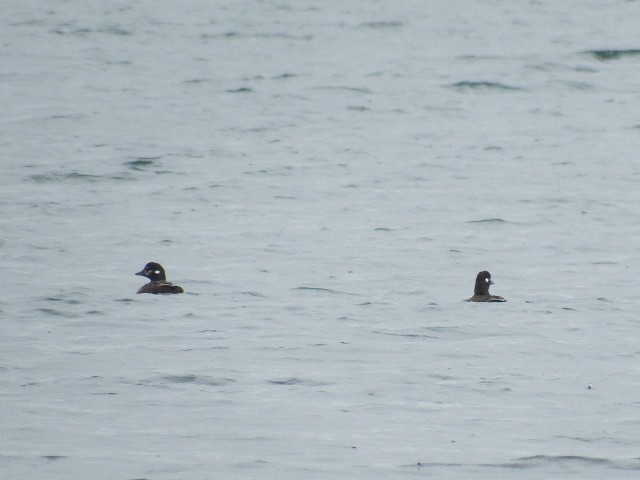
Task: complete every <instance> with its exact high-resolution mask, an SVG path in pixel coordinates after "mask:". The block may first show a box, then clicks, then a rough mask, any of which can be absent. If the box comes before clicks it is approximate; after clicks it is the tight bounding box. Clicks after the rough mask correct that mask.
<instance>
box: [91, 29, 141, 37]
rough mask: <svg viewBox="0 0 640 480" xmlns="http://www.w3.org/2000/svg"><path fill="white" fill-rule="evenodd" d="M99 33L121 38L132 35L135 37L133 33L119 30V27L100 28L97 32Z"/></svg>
mask: <svg viewBox="0 0 640 480" xmlns="http://www.w3.org/2000/svg"><path fill="white" fill-rule="evenodd" d="M96 31H97V32H98V33H104V34H107V35H116V36H119V37H129V36H131V35H133V32H130V31H129V30H124V29H122V28H118V27H106V28H100V29H98V30H96Z"/></svg>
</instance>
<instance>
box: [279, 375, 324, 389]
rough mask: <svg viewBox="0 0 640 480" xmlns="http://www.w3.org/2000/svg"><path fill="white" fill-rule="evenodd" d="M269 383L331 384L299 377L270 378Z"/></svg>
mask: <svg viewBox="0 0 640 480" xmlns="http://www.w3.org/2000/svg"><path fill="white" fill-rule="evenodd" d="M268 383H270V384H271V385H303V386H305V387H321V386H326V385H329V384H328V383H325V382H317V381H314V380H306V379H303V378H297V377H290V378H285V379H282V380H269V381H268Z"/></svg>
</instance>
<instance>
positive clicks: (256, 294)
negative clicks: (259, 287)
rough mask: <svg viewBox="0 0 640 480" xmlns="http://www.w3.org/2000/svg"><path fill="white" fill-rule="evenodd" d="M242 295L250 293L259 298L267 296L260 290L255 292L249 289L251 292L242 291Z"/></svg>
mask: <svg viewBox="0 0 640 480" xmlns="http://www.w3.org/2000/svg"><path fill="white" fill-rule="evenodd" d="M240 293H241V294H242V295H249V296H250V297H258V298H267V297H266V296H265V295H262V294H261V293H258V292H253V291H249V292H240Z"/></svg>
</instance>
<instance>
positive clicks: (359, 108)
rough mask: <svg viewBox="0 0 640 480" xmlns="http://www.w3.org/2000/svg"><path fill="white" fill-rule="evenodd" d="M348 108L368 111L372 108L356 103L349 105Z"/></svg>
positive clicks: (354, 110)
mask: <svg viewBox="0 0 640 480" xmlns="http://www.w3.org/2000/svg"><path fill="white" fill-rule="evenodd" d="M347 110H351V111H352V112H368V111H369V110H371V109H370V108H369V107H365V106H364V105H354V106H350V107H347Z"/></svg>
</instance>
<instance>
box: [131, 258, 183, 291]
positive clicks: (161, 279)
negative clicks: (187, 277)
mask: <svg viewBox="0 0 640 480" xmlns="http://www.w3.org/2000/svg"><path fill="white" fill-rule="evenodd" d="M136 275H140V276H141V277H147V278H148V279H149V280H150V281H149V283H147V284H145V285H143V286H142V287H140V290H138V292H137V293H153V294H158V293H184V290H183V289H182V287H179V286H178V285H174V284H173V283H171V282H167V275H166V273H165V271H164V268H162V265H160V264H159V263H156V262H149V263H147V264H146V265H145V266H144V268H143V269H142V270H140V271H139V272H137V273H136Z"/></svg>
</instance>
